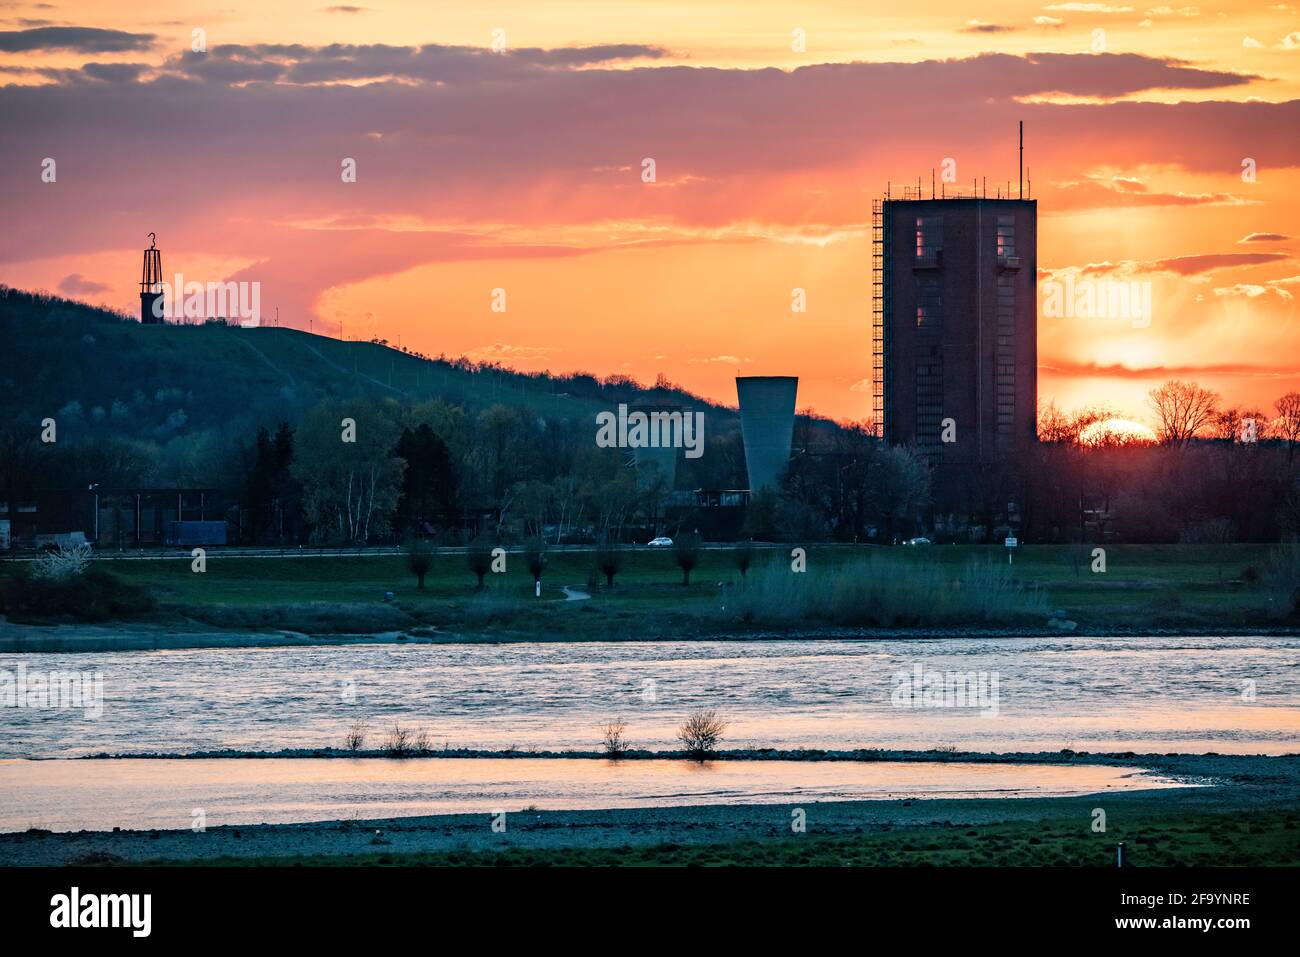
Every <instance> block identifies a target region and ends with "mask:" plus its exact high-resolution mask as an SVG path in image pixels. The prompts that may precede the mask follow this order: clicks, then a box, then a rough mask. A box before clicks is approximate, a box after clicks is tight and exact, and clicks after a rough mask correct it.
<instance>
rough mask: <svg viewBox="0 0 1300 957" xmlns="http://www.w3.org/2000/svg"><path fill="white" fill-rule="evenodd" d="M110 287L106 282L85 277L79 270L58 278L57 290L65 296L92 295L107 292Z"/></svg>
mask: <svg viewBox="0 0 1300 957" xmlns="http://www.w3.org/2000/svg"><path fill="white" fill-rule="evenodd" d="M110 288H112V287H111V286H109V285H108V283H103V282H95V281H94V280H93V279H87V278H86V277H85V276H83V275H82V274H81V273H79V272H74V273H72V274H71V275H69V276H64V277H63V278H62V279H60V280H59V292H61V293H63V294H64V295H65V296H94V295H97V294H99V293H101V292H107V291H108V290H109V289H110Z"/></svg>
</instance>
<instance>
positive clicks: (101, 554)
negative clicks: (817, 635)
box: [6, 542, 871, 561]
mask: <svg viewBox="0 0 1300 957" xmlns="http://www.w3.org/2000/svg"><path fill="white" fill-rule="evenodd" d="M753 546H754V548H755V549H777V550H782V549H789V548H793V547H794V546H793V545H778V544H774V543H772V542H754V543H753ZM202 547H204V548H206V549H207V554H208V557H214V556H224V557H226V558H374V557H377V556H381V555H404V554H405V553H406V550H405V549H404V548H403V547H402V546H400V545H370V546H367V547H365V548H252V547H245V546H239V545H231V546H226V545H207V546H202ZM504 547H505V550H506V554H508V555H522V554H523V552H524V546H522V545H512V546H504ZM622 547H623V548H624V549H627V550H628V551H638V552H670V551H671V550H672V549H671V548H670V547H653V548H652V547H650V546H649V545H624V546H622ZM700 547H701V548H702V549H705V550H706V551H717V550H730V549H732V548H735V547H736V543H734V542H716V543H706V544H704V545H701V546H700ZM816 547H817V548H819V549H822V548H859V547H861V548H866V547H871V546H865V545H863V546H857V545H841V544H832V543H818V544H817V546H816ZM546 550H547V551H548V552H552V553H555V552H574V553H577V554H584V553H591V552H594V551H595V550H596V546H595V545H547V546H546ZM468 551H469V546H466V545H456V546H444V547H439V549H438V554H440V555H464V554H466V553H467V552H468ZM37 557H39V556H38V555H37V553H35V552H31V551H27V552H19V553H18V554H16V555H10V556H6V558H8V559H9V560H16V561H31V560H33V559H34V558H37ZM94 558H96V559H98V560H106V561H159V560H165V559H177V560H181V559H183V560H185V561H190V560H191V559H192V558H193V555H192V554H191V547H190V546H187V547H185V548H165V549H157V548H156V549H143V550H141V549H127V550H124V551H115V550H112V549H104V550H102V551H96V552H95V553H94Z"/></svg>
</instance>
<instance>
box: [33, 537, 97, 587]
mask: <svg viewBox="0 0 1300 957" xmlns="http://www.w3.org/2000/svg"><path fill="white" fill-rule="evenodd" d="M90 558H91V551H90V546H89V545H73V546H72V547H71V548H65V547H64V546H63V545H59V546H58V547H57V548H56V549H55V550H54V551H51V552H43V553H42V554H41V555H40V557H39V558H37V559H36V560H35V561H33V562H32V569H31V573H32V577H33V578H38V579H43V580H46V581H57V580H62V579H65V578H70V577H73V576H77V575H83V574H85V572H86V569H87V568H89V567H90Z"/></svg>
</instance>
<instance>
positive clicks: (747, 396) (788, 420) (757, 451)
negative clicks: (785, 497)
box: [736, 376, 799, 492]
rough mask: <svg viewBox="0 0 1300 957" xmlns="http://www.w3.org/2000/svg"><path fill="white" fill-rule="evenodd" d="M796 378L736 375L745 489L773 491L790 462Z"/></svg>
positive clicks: (797, 379) (797, 385)
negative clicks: (770, 489) (746, 477)
mask: <svg viewBox="0 0 1300 957" xmlns="http://www.w3.org/2000/svg"><path fill="white" fill-rule="evenodd" d="M798 390H799V378H798V377H797V376H737V377H736V395H737V397H738V398H739V400H740V435H741V438H742V439H744V442H745V469H746V471H748V472H749V490H750V491H751V492H756V491H758V490H759V489H761V488H775V487H776V486H777V485H778V484H779V483H780V481H781V475H782V473H783V472H784V471H785V469H786V466H787V465H788V464H789V462H790V441H791V439H793V438H794V402H795V393H796V392H798Z"/></svg>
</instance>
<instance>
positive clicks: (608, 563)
mask: <svg viewBox="0 0 1300 957" xmlns="http://www.w3.org/2000/svg"><path fill="white" fill-rule="evenodd" d="M596 568H597V569H598V570H599V571H600V573H601V574H602V575H604V576H605V584H606V585H608V586H609V587H610V588H613V587H614V576H615V575H617V574H618V573H619V572H621V571H622V570H623V551H622V549H620V548H619V547H618V546H617V545H611V544H610V543H609V542H602V543H601V544H600V546H599V547H598V548H597V549H596Z"/></svg>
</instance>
